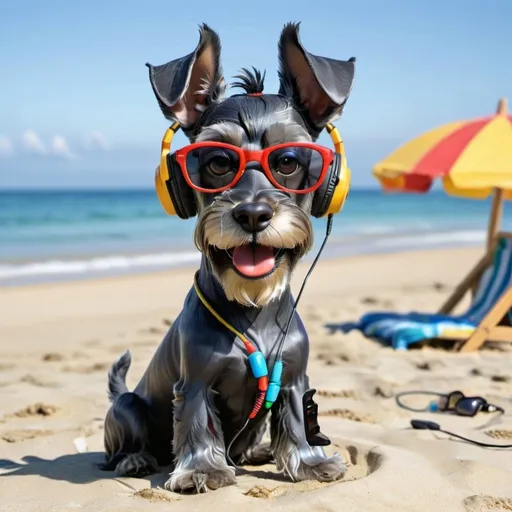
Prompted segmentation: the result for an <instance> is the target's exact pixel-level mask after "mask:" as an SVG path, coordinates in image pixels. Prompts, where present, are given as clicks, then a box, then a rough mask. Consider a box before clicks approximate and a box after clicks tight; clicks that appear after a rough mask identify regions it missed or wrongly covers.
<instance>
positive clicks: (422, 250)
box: [0, 244, 485, 291]
mask: <svg viewBox="0 0 512 512" xmlns="http://www.w3.org/2000/svg"><path fill="white" fill-rule="evenodd" d="M479 249H480V244H478V245H477V244H471V245H458V246H453V245H447V246H441V247H411V248H407V249H398V250H389V251H379V252H366V253H356V254H346V255H339V254H330V253H329V248H328V247H326V249H325V250H324V253H323V255H322V256H321V257H320V259H319V261H318V263H317V267H318V266H319V265H322V266H323V265H329V266H331V265H335V266H338V265H339V264H342V263H347V264H350V263H354V262H356V263H361V264H362V263H363V262H364V261H365V260H367V262H368V263H370V264H371V263H372V261H375V259H378V258H379V257H393V256H397V257H405V258H407V257H408V256H409V257H414V256H415V255H418V254H424V255H427V254H431V255H432V256H434V257H437V256H439V255H440V254H442V253H447V254H451V253H453V252H460V253H461V254H467V252H468V251H471V252H477V251H479ZM484 250H485V249H484V247H481V251H482V253H481V254H483V252H484ZM177 254H179V253H177ZM315 256H316V253H313V251H312V252H311V253H309V254H308V255H306V256H305V257H304V258H303V259H302V260H301V261H300V262H299V263H298V265H297V269H296V271H299V272H300V271H301V269H302V270H306V269H309V267H310V265H311V263H312V262H313V259H314V257H315ZM197 258H198V262H197V265H193V264H192V263H191V262H188V261H187V262H183V263H181V264H176V265H173V266H171V267H166V268H165V267H164V268H151V269H141V270H136V269H131V270H129V271H126V270H125V271H121V272H106V273H103V274H96V275H89V274H80V275H75V276H72V277H71V276H70V277H68V278H66V277H60V278H58V279H48V280H41V281H34V282H32V281H29V282H25V283H13V284H2V285H0V290H2V291H7V290H13V289H18V288H21V289H26V288H31V287H33V288H41V287H53V286H63V285H68V286H72V285H73V284H76V283H97V282H102V283H106V282H108V281H109V280H112V281H113V282H119V281H120V280H123V279H129V278H145V277H152V278H155V277H157V276H159V275H160V276H166V277H170V276H172V275H173V274H183V273H191V272H194V271H195V270H197V269H198V268H199V258H200V253H199V252H198V254H197ZM475 262H476V260H475ZM314 273H315V270H314V271H313V275H314ZM0 282H1V279H0Z"/></svg>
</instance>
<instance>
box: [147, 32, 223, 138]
mask: <svg viewBox="0 0 512 512" xmlns="http://www.w3.org/2000/svg"><path fill="white" fill-rule="evenodd" d="M199 34H200V38H199V44H198V45H197V47H196V49H195V50H194V51H193V52H192V53H190V54H188V55H186V56H185V57H181V58H180V59H175V60H173V61H171V62H168V63H167V64H162V65H161V66H152V65H151V64H149V63H148V64H146V66H147V67H148V68H149V81H150V83H151V87H152V89H153V92H154V93H155V96H156V99H157V101H158V105H159V106H160V109H161V110H162V113H163V115H164V116H165V118H166V119H168V120H169V121H171V122H175V121H178V122H179V123H180V124H181V125H182V126H183V128H185V129H187V128H190V127H192V126H193V125H194V124H195V123H196V122H197V120H198V119H199V117H200V115H201V112H203V111H204V110H206V109H207V108H208V107H209V106H210V105H212V104H213V103H215V102H218V101H220V100H221V99H222V97H223V95H224V92H225V90H226V82H225V80H224V77H223V75H222V67H221V64H220V51H221V46H220V39H219V36H218V34H217V33H216V32H214V31H213V30H212V29H211V28H210V27H208V25H206V24H203V25H202V26H201V27H200V29H199Z"/></svg>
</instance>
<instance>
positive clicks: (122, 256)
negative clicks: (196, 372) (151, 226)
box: [0, 231, 485, 289]
mask: <svg viewBox="0 0 512 512" xmlns="http://www.w3.org/2000/svg"><path fill="white" fill-rule="evenodd" d="M476 233H478V236H475V235H476ZM465 235H467V236H465ZM456 236H458V239H457V238H456ZM480 238H481V240H480ZM323 239H324V234H323V233H316V236H315V242H314V246H313V248H312V249H311V251H310V252H309V253H308V254H307V255H306V256H304V258H303V259H302V262H305V263H307V262H312V261H313V259H314V258H315V257H316V255H317V252H318V250H319V248H320V246H321V243H322V241H323ZM484 241H485V236H484V233H480V232H479V231H475V232H464V231H459V232H453V233H452V232H450V231H447V232H426V233H420V234H418V233H416V234H410V233H397V234H393V235H389V234H388V235H371V234H365V235H360V236H353V235H345V236H339V235H338V234H335V235H331V238H330V239H329V241H328V242H327V245H326V246H325V248H324V251H323V254H322V255H321V259H320V261H324V260H332V259H338V258H353V257H360V256H365V255H378V254H395V253H397V254H399V253H403V252H417V251H423V250H450V249H457V248H477V247H483V246H484ZM200 258H201V254H200V252H199V251H198V250H197V249H196V248H195V247H194V246H192V245H190V246H188V247H181V246H180V247H178V248H176V250H174V251H172V250H165V249H161V250H153V251H151V250H150V251H147V250H146V251H142V250H139V251H130V252H122V253H121V252H117V253H116V252H108V253H101V252H98V253H94V254H83V255H76V256H75V255H66V256H63V257H50V258H45V259H41V260H26V259H25V258H23V259H20V260H14V261H12V260H11V261H1V260H0V289H1V288H12V287H18V286H26V285H31V284H38V283H40V284H44V283H52V282H67V281H82V280H87V279H94V278H97V277H108V276H123V275H140V274H146V273H154V272H163V271H168V270H173V269H183V268H187V267H189V266H191V265H193V264H195V263H198V262H199V260H200Z"/></svg>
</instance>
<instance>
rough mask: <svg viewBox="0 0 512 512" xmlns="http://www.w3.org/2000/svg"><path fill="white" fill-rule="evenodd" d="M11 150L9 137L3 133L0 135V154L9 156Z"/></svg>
mask: <svg viewBox="0 0 512 512" xmlns="http://www.w3.org/2000/svg"><path fill="white" fill-rule="evenodd" d="M12 152H13V147H12V142H11V139H8V138H7V137H6V136H5V135H0V156H9V155H11V154H12Z"/></svg>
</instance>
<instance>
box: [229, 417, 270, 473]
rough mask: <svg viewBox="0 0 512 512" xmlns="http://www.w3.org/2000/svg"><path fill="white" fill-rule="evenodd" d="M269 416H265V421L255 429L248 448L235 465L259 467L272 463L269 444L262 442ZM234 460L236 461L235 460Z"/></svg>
mask: <svg viewBox="0 0 512 512" xmlns="http://www.w3.org/2000/svg"><path fill="white" fill-rule="evenodd" d="M268 420H270V415H268V416H267V418H266V419H265V421H262V422H261V425H260V426H258V427H257V429H256V430H255V432H254V433H253V434H252V435H251V436H250V439H249V447H248V448H246V449H245V450H244V451H243V452H242V454H241V455H240V457H239V459H238V461H237V464H239V465H245V464H248V465H250V466H261V465H263V464H268V463H270V462H272V459H273V457H272V447H271V446H270V443H269V442H263V443H262V439H263V436H264V435H265V432H266V431H267V428H268V426H269V423H270V422H269V421H268ZM235 460H236V459H235Z"/></svg>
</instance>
